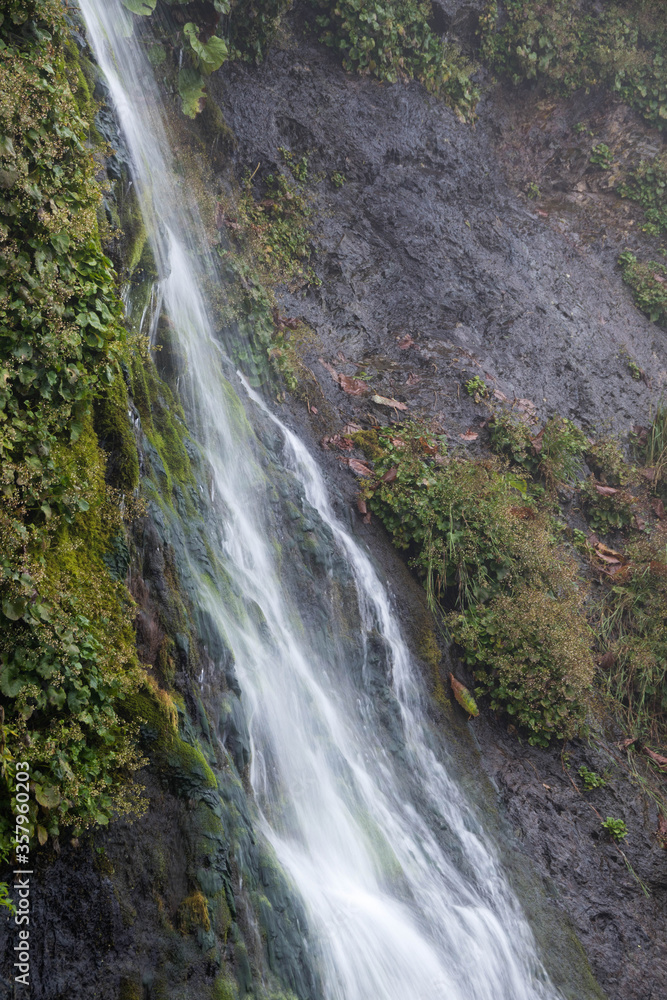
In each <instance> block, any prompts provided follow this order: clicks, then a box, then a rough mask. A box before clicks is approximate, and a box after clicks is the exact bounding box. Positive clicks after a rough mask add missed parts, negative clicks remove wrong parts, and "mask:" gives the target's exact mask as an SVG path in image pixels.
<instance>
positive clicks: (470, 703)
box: [449, 674, 479, 718]
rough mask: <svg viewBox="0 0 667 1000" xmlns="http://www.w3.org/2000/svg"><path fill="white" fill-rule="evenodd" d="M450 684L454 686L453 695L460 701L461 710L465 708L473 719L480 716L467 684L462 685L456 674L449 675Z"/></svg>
mask: <svg viewBox="0 0 667 1000" xmlns="http://www.w3.org/2000/svg"><path fill="white" fill-rule="evenodd" d="M449 683H450V684H451V686H452V694H453V695H454V697H455V698H456V700H457V701H458V703H459V705H460V706H461V708H464V709H465V710H466V712H468V714H469V715H470V716H471V717H473V718H474V717H475V716H477V715H479V709H478V708H477V704H476V702H475V699H474V698H473V696H472V695H471V693H470V691H469V690H468V688H467V687H466V686H465V684H462V683H461V681H457V679H456V677H455V676H454V674H450V675H449Z"/></svg>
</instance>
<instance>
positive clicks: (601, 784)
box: [577, 764, 607, 792]
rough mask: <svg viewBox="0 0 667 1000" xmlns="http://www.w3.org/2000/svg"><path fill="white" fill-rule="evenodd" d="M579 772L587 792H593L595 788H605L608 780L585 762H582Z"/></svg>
mask: <svg viewBox="0 0 667 1000" xmlns="http://www.w3.org/2000/svg"><path fill="white" fill-rule="evenodd" d="M577 774H578V775H579V777H580V778H581V780H582V781H583V783H584V788H585V789H586V791H587V792H591V791H592V790H593V789H594V788H605V787H606V784H607V782H606V781H605V779H604V778H603V777H602V775H600V774H598V773H597V772H596V771H589V770H588V768H587V767H586V765H585V764H582V765H581V767H580V768H579V770H578V771H577Z"/></svg>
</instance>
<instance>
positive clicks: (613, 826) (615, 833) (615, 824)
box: [600, 816, 628, 844]
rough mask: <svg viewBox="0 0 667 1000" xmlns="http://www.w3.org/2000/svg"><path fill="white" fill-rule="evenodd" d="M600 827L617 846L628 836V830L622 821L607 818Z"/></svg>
mask: <svg viewBox="0 0 667 1000" xmlns="http://www.w3.org/2000/svg"><path fill="white" fill-rule="evenodd" d="M600 825H601V826H602V829H603V830H606V832H607V833H608V834H609V836H610V837H611V839H612V840H615V841H616V843H617V844H618V843H619V842H620V841H621V840H623V839H624V837H627V835H628V828H627V826H626V825H625V823H624V821H623V820H622V819H613V817H611V816H607V818H606V819H604V820H602V823H601V824H600Z"/></svg>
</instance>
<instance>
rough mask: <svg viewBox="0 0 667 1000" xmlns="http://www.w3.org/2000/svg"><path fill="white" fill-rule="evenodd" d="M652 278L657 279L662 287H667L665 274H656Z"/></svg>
mask: <svg viewBox="0 0 667 1000" xmlns="http://www.w3.org/2000/svg"><path fill="white" fill-rule="evenodd" d="M652 277H653V278H655V280H656V281H657V282H659V283H660V284H661V285H667V278H665V276H664V274H656V273H654V274H652Z"/></svg>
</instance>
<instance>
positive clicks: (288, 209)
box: [239, 161, 319, 284]
mask: <svg viewBox="0 0 667 1000" xmlns="http://www.w3.org/2000/svg"><path fill="white" fill-rule="evenodd" d="M302 163H303V161H298V162H297V163H296V164H295V168H296V170H297V172H298V173H299V174H300V175H301V176H303V174H304V171H303V170H302V169H301V164H302ZM305 171H307V163H306V167H305ZM239 215H240V216H241V218H243V219H244V221H245V222H246V223H247V226H248V229H249V231H250V232H251V234H252V235H251V244H252V250H253V254H254V256H255V258H256V259H257V260H258V261H259V262H260V263H261V264H263V265H264V267H265V268H267V270H268V272H269V273H271V274H272V275H273V277H274V281H278V280H283V281H285V280H290V279H299V278H301V279H303V281H304V283H306V282H307V283H310V284H319V281H318V279H317V277H316V275H315V273H314V271H313V270H312V268H311V267H309V265H308V261H309V259H310V254H311V239H312V230H311V224H310V215H311V210H310V206H309V205H308V202H307V200H306V196H305V193H304V191H303V187H302V182H300V181H299V180H298V179H297V178H290V177H289V176H287V174H283V173H280V174H269V175H268V177H267V178H266V185H265V197H264V198H262V199H261V200H260V201H258V202H257V201H255V199H254V198H253V194H252V183H251V179H250V178H248V179H247V181H246V185H245V193H244V195H243V197H242V199H241V203H240V206H239Z"/></svg>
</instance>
